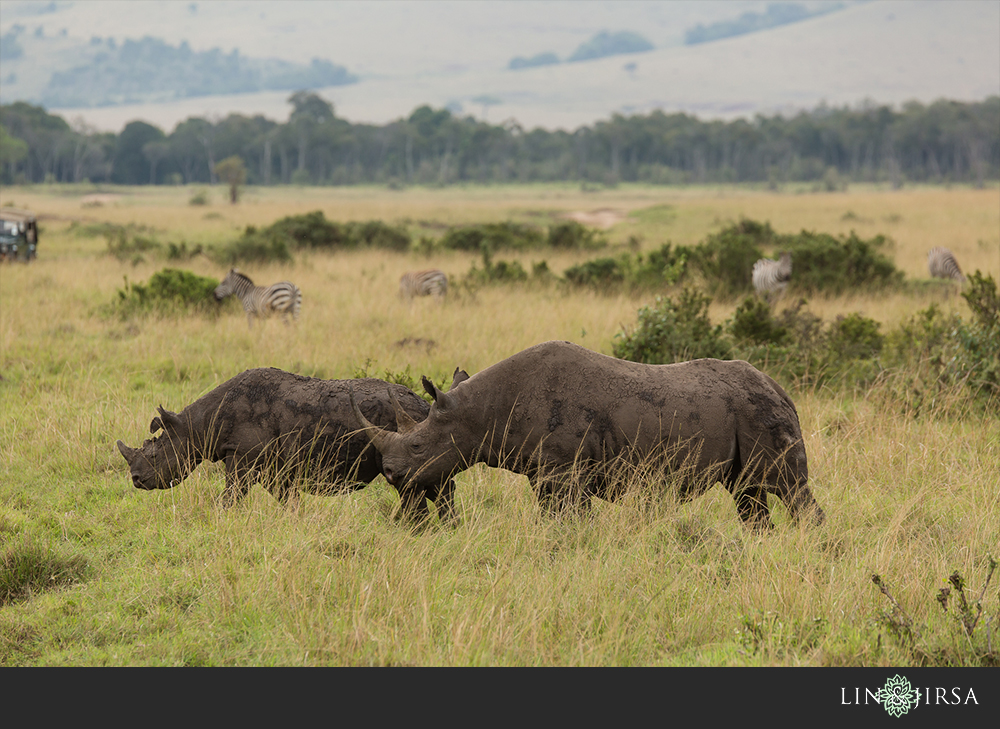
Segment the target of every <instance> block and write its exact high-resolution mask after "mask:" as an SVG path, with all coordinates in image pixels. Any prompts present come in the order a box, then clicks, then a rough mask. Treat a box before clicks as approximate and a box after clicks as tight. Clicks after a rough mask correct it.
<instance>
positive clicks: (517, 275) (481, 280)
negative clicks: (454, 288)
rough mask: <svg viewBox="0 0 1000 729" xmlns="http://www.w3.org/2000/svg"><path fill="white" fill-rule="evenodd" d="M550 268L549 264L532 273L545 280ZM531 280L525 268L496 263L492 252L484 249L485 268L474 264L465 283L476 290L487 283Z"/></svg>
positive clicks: (512, 263) (511, 262)
mask: <svg viewBox="0 0 1000 729" xmlns="http://www.w3.org/2000/svg"><path fill="white" fill-rule="evenodd" d="M548 268H549V267H548V264H545V265H544V268H539V267H537V266H536V267H535V268H534V269H533V271H532V273H538V274H539V275H540V276H541V277H543V278H544V277H545V276H546V274H549V270H548ZM549 275H551V274H549ZM530 278H531V277H530V276H529V275H528V272H527V271H525V270H524V266H522V265H521V264H520V263H518V262H517V261H497V262H496V263H494V262H493V256H492V254H491V253H490V250H489V249H488V248H484V249H483V267H482V268H478V267H476V265H475V264H473V266H472V268H471V269H470V270H469V273H467V274H466V276H465V280H464V282H463V283H465V284H466V285H467V286H471V287H473V288H475V287H476V286H480V285H482V284H487V283H524V282H526V281H528V280H529V279H530Z"/></svg>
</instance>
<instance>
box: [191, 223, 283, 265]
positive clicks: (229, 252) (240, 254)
mask: <svg viewBox="0 0 1000 729" xmlns="http://www.w3.org/2000/svg"><path fill="white" fill-rule="evenodd" d="M208 255H209V257H210V258H211V259H212V260H213V261H215V262H216V263H218V264H220V265H223V266H236V265H239V264H245V263H288V262H290V261H291V260H292V253H291V251H290V250H289V248H288V243H287V241H286V240H285V239H284V238H281V237H279V236H276V235H272V234H270V233H268V232H267V231H258V230H257V229H255V228H254V227H253V226H247V228H246V230H245V231H244V233H243V235H242V236H241V237H239V238H237V239H236V240H234V241H232V242H230V243H227V244H225V245H221V246H214V247H212V248H211V249H210V250H209V252H208Z"/></svg>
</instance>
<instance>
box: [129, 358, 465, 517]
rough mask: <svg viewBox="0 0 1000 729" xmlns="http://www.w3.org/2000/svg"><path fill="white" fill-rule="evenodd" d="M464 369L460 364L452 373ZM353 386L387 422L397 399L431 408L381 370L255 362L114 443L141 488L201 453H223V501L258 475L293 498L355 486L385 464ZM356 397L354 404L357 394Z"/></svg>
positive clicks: (185, 467)
mask: <svg viewBox="0 0 1000 729" xmlns="http://www.w3.org/2000/svg"><path fill="white" fill-rule="evenodd" d="M464 377H467V375H466V374H465V373H464V372H461V371H460V370H457V369H456V372H455V381H456V382H460V381H461V380H462V379H464ZM349 386H350V387H353V391H354V392H355V393H357V398H360V400H361V404H360V411H361V412H363V413H365V414H366V417H368V418H371V420H372V421H373V422H376V423H378V424H379V425H380V426H382V427H384V428H386V429H388V430H389V431H392V430H393V429H394V428H395V427H396V425H395V416H394V409H395V410H396V411H398V412H403V413H405V414H406V416H407V417H409V418H412V419H415V420H423V418H425V417H426V416H427V412H428V410H429V409H430V405H429V404H428V403H427V401H426V400H424V399H423V398H421V397H420V396H418V395H417V394H416V393H414V392H413V391H412V390H410V389H408V388H406V387H404V386H402V385H397V384H390V383H388V382H385V381H383V380H378V379H374V378H364V379H357V380H321V379H316V378H313V377H303V376H300V375H295V374H292V373H290V372H284V371H282V370H279V369H275V368H273V367H269V368H259V369H251V370H246V371H245V372H243V373H242V374H239V375H236V376H235V377H233V378H232V379H230V380H228V381H226V382H224V383H222V384H221V385H219V386H218V387H216V388H215V389H214V390H212V391H211V392H209V393H208V394H206V395H204V396H203V397H200V398H198V399H197V400H195V401H194V402H193V403H191V404H190V405H188V406H187V407H186V408H184V409H183V410H181V412H179V413H173V412H170V411H169V410H164V409H163V407H162V406H160V407H158V408H157V410H158V411H159V415H158V416H157V417H154V418H153V420H152V422H151V423H150V424H149V431H150V432H151V433H156V432H157V431H159V430H163V433H162V434H161V435H159V436H158V437H156V438H152V439H149V440H147V441H146V442H145V443H143V444H142V447H140V448H130V447H129V446H127V445H125V444H124V443H123V442H122V441H120V440H119V441H118V450H119V451H121V454H122V456H124V458H125V460H126V461H127V462H128V465H129V470H130V471H131V474H132V483H133V484H134V485H135V487H136V488H139V489H146V490H150V489H166V488H171V487H173V486H176V485H177V484H179V483H180V482H181V481H183V480H184V479H185V478H187V476H188V475H189V474H190V473H191V471H193V470H194V469H195V468H196V467H197V466H198V464H199V463H201V462H202V461H203V460H208V461H213V462H214V461H224V462H225V464H226V487H225V490H224V491H223V495H222V502H223V504H224V505H226V506H229V505H232V504H233V503H235V502H237V501H238V500H240V499H241V498H243V497H244V496H246V494H247V492H248V491H249V489H250V485H251V484H252V483H254V482H257V481H259V482H261V483H263V484H264V485H266V486H267V488H268V490H270V491H271V493H272V494H273V495H274V496H275V497H276V498H278V499H279V500H280V501H281V502H282V503H286V502H287V501H288V499H289V497H292V498H293V499H294V498H297V494H298V490H299V488H300V487H301V488H307V489H308V490H310V491H315V492H317V493H336V492H339V491H347V490H356V489H360V488H363V487H364V486H366V485H367V484H368V483H370V482H371V481H372V480H374V479H375V478H376V477H377V476H378V475H379V474H380V473H381V471H382V459H381V456H380V454H379V453H378V452H377V451H376V450H375V449H374V448H372V447H371V446H370V444H369V442H368V439H367V438H366V437H365V436H364V435H363V434H362V433H360V432H357V430H356V427H355V424H354V419H353V415H352V413H351V408H352V403H351V400H350V397H349V392H348V388H349ZM390 395H391V397H392V400H390V399H389V396H390ZM357 398H356V399H357ZM353 407H355V408H357V407H359V406H358V403H357V402H356V401H355V402H354V403H353ZM446 487H447V484H446Z"/></svg>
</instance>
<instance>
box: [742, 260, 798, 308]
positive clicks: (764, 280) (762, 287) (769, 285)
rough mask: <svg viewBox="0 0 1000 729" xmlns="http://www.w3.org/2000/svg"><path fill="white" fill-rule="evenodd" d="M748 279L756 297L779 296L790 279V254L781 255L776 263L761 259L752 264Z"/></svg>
mask: <svg viewBox="0 0 1000 729" xmlns="http://www.w3.org/2000/svg"><path fill="white" fill-rule="evenodd" d="M750 278H751V280H752V281H753V288H754V291H756V292H757V295H758V296H764V297H766V298H771V297H772V296H773V297H775V298H776V297H778V296H780V295H781V294H782V293H784V291H785V288H786V287H787V286H788V282H789V280H790V279H791V278H792V254H791V253H782V254H781V258H779V259H778V260H777V261H774V260H771V259H770V258H761V259H760V260H759V261H757V262H756V263H755V264H753V273H752V274H751V276H750Z"/></svg>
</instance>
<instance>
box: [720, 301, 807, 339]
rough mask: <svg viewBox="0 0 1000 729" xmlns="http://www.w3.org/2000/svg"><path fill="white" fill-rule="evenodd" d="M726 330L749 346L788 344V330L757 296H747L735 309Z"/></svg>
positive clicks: (789, 336)
mask: <svg viewBox="0 0 1000 729" xmlns="http://www.w3.org/2000/svg"><path fill="white" fill-rule="evenodd" d="M727 330H728V332H729V334H730V335H732V337H733V338H734V339H735V340H736V341H737V342H741V343H745V344H750V345H776V344H778V345H781V344H788V343H789V342H791V340H792V338H791V335H790V334H789V331H788V328H787V327H786V326H784V325H782V324H781V323H780V322H779V321H778V320H777V319H776V318H775V317H774V314H772V313H771V307H770V305H769V304H768V303H767V302H766V301H764V300H763V299H761V298H759V297H757V296H747V297H746V298H745V299H743V301H742V302H741V303H740V305H739V306H737V307H736V311H734V312H733V316H732V318H731V319H730V320H729V322H728V324H727Z"/></svg>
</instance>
